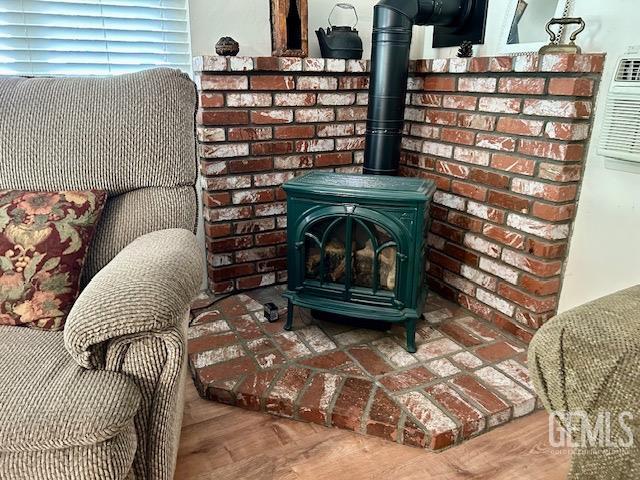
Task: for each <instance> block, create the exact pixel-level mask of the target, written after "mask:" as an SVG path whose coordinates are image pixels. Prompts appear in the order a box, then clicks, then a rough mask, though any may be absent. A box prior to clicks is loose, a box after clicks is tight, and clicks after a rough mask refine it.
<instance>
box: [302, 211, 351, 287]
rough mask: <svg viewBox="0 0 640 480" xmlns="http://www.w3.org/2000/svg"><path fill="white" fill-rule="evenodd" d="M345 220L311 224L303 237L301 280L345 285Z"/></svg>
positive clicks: (330, 220)
mask: <svg viewBox="0 0 640 480" xmlns="http://www.w3.org/2000/svg"><path fill="white" fill-rule="evenodd" d="M346 223H347V222H346V218H345V217H338V218H336V217H333V218H327V219H323V220H320V221H318V222H315V223H314V224H313V225H312V226H311V228H309V229H308V230H307V232H306V234H305V265H304V269H305V278H307V279H310V280H316V281H319V282H320V283H337V284H343V285H344V284H346V277H347V275H346V273H347V264H349V263H351V262H350V261H347V251H346V248H345V245H346Z"/></svg>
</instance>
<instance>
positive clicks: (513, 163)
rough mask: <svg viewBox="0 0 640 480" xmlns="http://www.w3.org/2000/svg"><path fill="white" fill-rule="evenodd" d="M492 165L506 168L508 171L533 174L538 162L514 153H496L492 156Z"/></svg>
mask: <svg viewBox="0 0 640 480" xmlns="http://www.w3.org/2000/svg"><path fill="white" fill-rule="evenodd" d="M491 167H493V168H497V169H498V170H504V171H506V172H511V173H519V174H521V175H533V172H534V170H535V167H536V162H535V161H534V160H529V159H526V158H522V157H516V156H513V155H504V154H501V153H494V154H493V155H492V156H491Z"/></svg>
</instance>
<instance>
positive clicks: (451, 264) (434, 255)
mask: <svg viewBox="0 0 640 480" xmlns="http://www.w3.org/2000/svg"><path fill="white" fill-rule="evenodd" d="M429 261H431V262H433V263H435V264H436V265H440V266H441V267H444V268H446V269H447V270H450V271H452V272H456V273H458V272H460V262H459V261H457V260H454V259H453V258H451V257H447V256H446V255H443V254H442V253H440V252H438V251H436V250H434V249H431V250H430V251H429Z"/></svg>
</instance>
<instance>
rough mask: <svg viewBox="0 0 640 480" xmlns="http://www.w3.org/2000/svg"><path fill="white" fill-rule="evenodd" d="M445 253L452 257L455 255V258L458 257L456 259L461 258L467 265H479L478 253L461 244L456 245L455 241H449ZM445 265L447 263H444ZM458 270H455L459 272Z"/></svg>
mask: <svg viewBox="0 0 640 480" xmlns="http://www.w3.org/2000/svg"><path fill="white" fill-rule="evenodd" d="M444 253H446V254H447V255H449V256H450V257H453V258H456V259H458V260H460V261H461V262H462V263H464V264H466V265H477V264H478V260H479V256H478V254H476V253H474V252H470V251H469V250H467V249H466V248H464V247H461V246H459V245H455V244H453V243H447V244H446V245H445V246H444ZM443 266H445V265H443ZM458 270H459V269H458ZM458 270H455V272H456V273H457V272H458Z"/></svg>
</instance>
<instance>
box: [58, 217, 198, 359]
mask: <svg viewBox="0 0 640 480" xmlns="http://www.w3.org/2000/svg"><path fill="white" fill-rule="evenodd" d="M203 269H204V261H203V257H202V254H201V252H200V248H199V246H198V243H197V241H196V238H195V236H194V235H193V233H191V232H189V231H188V230H182V229H169V230H159V231H156V232H151V233H148V234H146V235H143V236H141V237H139V238H137V239H136V240H134V241H133V242H131V243H130V244H129V245H127V246H126V247H125V248H124V249H123V250H122V251H121V252H120V253H119V254H118V255H116V256H115V257H114V258H113V260H112V261H111V262H110V263H109V264H108V265H106V266H105V267H104V268H103V269H102V270H101V271H100V272H98V273H97V274H96V275H95V277H93V279H92V280H91V282H89V284H88V285H87V287H86V288H85V289H84V290H83V292H82V293H81V294H80V296H79V297H78V299H77V300H76V302H75V304H74V305H73V308H72V309H71V311H70V313H69V316H68V317H67V321H66V324H65V328H64V342H65V346H66V348H67V350H68V351H69V353H70V354H71V356H72V357H73V358H74V359H75V361H76V362H77V363H78V364H79V365H80V366H82V367H85V368H97V367H100V366H103V363H104V357H103V354H101V353H102V352H103V351H104V346H105V344H106V342H108V341H110V340H113V339H115V338H118V337H122V336H125V335H126V336H130V335H140V334H145V333H154V332H160V331H163V330H166V329H168V328H171V327H175V326H177V324H178V322H180V321H182V320H183V319H185V314H186V312H187V310H188V309H189V306H190V303H191V301H192V300H193V298H194V297H195V295H196V294H197V292H198V291H199V289H200V285H201V281H202V274H203Z"/></svg>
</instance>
